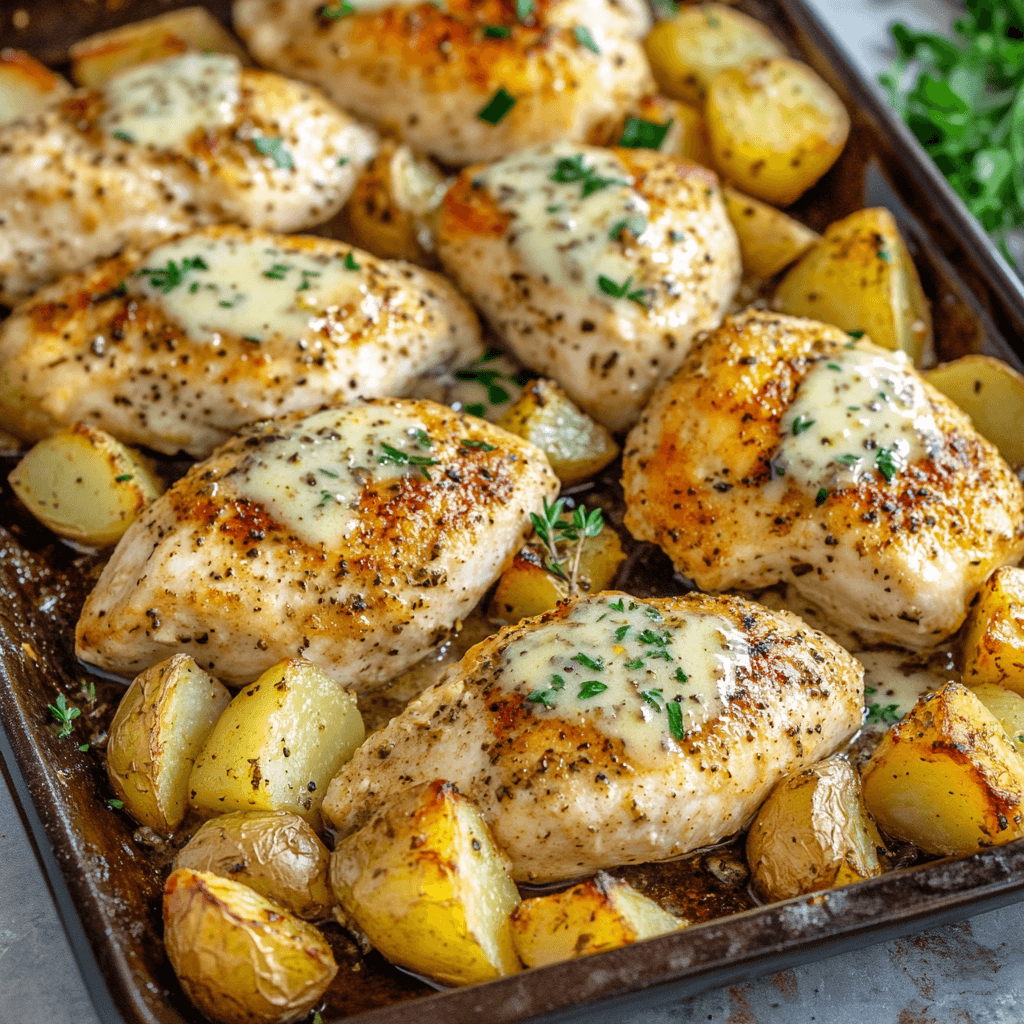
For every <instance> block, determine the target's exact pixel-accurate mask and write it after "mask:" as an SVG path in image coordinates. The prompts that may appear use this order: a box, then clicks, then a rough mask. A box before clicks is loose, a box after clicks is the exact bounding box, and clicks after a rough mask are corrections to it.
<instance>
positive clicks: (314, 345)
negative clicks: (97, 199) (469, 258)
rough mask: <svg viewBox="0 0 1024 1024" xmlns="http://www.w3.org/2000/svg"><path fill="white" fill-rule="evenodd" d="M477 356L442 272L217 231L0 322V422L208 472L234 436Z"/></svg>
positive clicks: (71, 281)
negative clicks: (79, 433)
mask: <svg viewBox="0 0 1024 1024" xmlns="http://www.w3.org/2000/svg"><path fill="white" fill-rule="evenodd" d="M481 350H482V348H481V344H480V328H479V324H478V323H477V319H476V314H475V313H474V312H473V310H472V309H471V308H470V306H469V304H468V303H467V302H466V300H465V299H463V298H462V296H460V295H459V293H458V292H457V291H456V290H455V288H454V287H453V286H452V285H451V284H450V283H449V282H448V281H447V280H446V279H445V278H443V277H441V276H440V275H439V274H434V273H431V272H430V271H428V270H422V269H420V268H419V267H415V266H412V265H411V264H407V263H396V262H391V261H388V260H379V259H377V258H376V257H375V256H371V255H370V254H369V253H365V252H362V251H361V250H358V249H353V248H352V247H351V246H350V245H344V244H342V243H339V242H334V241H329V240H327V239H324V238H313V237H310V236H306V237H300V236H295V235H272V234H270V233H269V232H267V231H257V230H252V229H245V228H237V227H228V226H223V227H212V228H204V229H203V230H201V231H198V232H195V233H193V234H190V235H185V236H183V237H181V238H177V239H175V240H174V241H172V242H167V243H165V244H163V245H160V246H158V247H157V248H155V249H152V250H150V251H149V252H147V253H145V254H144V255H122V256H118V257H116V258H114V259H112V260H108V261H106V262H105V263H101V264H100V265H99V266H97V267H94V268H93V269H91V270H88V271H85V272H83V273H80V274H73V275H70V276H69V277H67V278H64V279H63V280H61V281H59V282H57V283H56V284H54V285H51V286H50V287H49V288H46V289H44V290H43V291H41V292H39V293H37V294H36V295H34V296H33V297H32V298H31V299H29V300H28V301H27V302H25V303H23V304H22V305H21V306H19V307H17V308H16V309H15V311H14V313H13V315H12V316H11V317H10V318H9V319H8V320H6V321H5V322H4V323H3V324H0V417H2V418H3V420H4V421H5V423H6V424H7V425H8V427H9V429H12V430H15V431H17V432H18V433H20V434H22V435H23V436H25V437H28V438H33V439H34V438H41V437H46V436H47V435H48V434H50V433H52V432H53V431H54V430H56V429H59V428H60V427H64V426H68V425H70V424H72V423H75V422H77V421H79V420H84V421H86V422H88V423H91V424H93V425H95V426H99V427H102V428H103V429H104V430H106V431H108V432H109V433H111V434H113V435H114V436H115V437H117V438H119V439H120V440H122V441H126V442H132V443H136V444H145V445H148V446H149V447H150V448H154V449H156V450H157V451H161V452H166V453H168V454H174V453H175V452H177V451H178V450H179V449H180V450H183V451H186V452H188V453H189V454H190V455H194V456H196V457H199V458H202V457H205V456H206V455H209V454H210V452H211V451H212V450H213V449H214V448H215V447H216V446H217V445H218V444H223V443H224V442H225V441H226V440H227V439H228V438H229V437H230V436H231V435H232V434H233V433H235V431H236V430H238V428H239V427H241V426H242V425H243V424H244V423H251V422H252V421H253V420H256V419H262V418H265V417H267V416H279V415H281V414H283V413H288V412H294V411H296V410H302V409H306V410H309V409H315V408H316V407H318V406H320V405H324V404H330V405H339V404H341V403H343V402H347V401H350V400H351V399H353V398H357V397H360V396H361V397H364V398H380V397H384V396H387V395H396V394H401V393H403V392H404V391H406V390H407V389H408V388H409V387H410V385H411V384H412V383H413V381H414V380H415V379H416V377H417V375H418V374H420V373H421V372H423V371H424V370H426V369H427V368H429V367H433V366H438V365H441V366H444V365H448V364H449V363H455V364H460V365H461V364H462V363H465V362H468V361H470V360H472V359H473V358H474V357H475V356H476V355H478V354H479V353H480V351H481Z"/></svg>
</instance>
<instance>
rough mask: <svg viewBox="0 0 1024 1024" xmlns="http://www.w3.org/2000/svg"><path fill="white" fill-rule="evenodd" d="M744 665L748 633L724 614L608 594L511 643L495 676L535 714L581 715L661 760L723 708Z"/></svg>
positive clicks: (641, 754)
mask: <svg viewBox="0 0 1024 1024" xmlns="http://www.w3.org/2000/svg"><path fill="white" fill-rule="evenodd" d="M740 666H742V667H743V668H744V669H748V668H749V666H750V655H749V650H748V646H747V641H746V639H745V637H744V636H743V635H742V634H741V633H740V632H739V631H738V630H737V629H736V628H735V626H733V624H732V623H731V622H730V621H729V620H728V619H727V618H725V617H724V616H721V615H715V614H707V613H699V612H690V613H687V614H681V613H676V614H673V615H671V616H664V615H663V614H662V613H661V612H660V611H659V610H658V609H657V608H655V607H654V606H653V605H649V604H645V603H644V602H642V601H636V600H632V599H630V598H629V597H628V596H623V595H619V596H617V597H616V595H608V597H607V600H604V601H580V602H578V603H577V604H576V605H574V606H573V608H572V610H571V611H570V612H569V613H568V614H567V615H566V616H565V617H564V618H562V619H559V620H557V621H555V622H552V623H550V624H548V625H546V626H542V627H540V628H538V629H535V630H533V631H532V632H531V633H530V634H529V635H528V636H526V637H524V638H523V639H521V640H517V641H515V642H513V643H512V644H510V645H509V646H508V647H507V648H506V650H505V656H504V671H503V672H502V673H501V675H500V677H499V678H500V679H501V685H502V686H503V687H504V688H505V689H507V690H510V691H515V692H519V693H524V694H526V697H527V700H528V701H530V702H531V703H532V704H533V707H534V713H535V714H537V715H538V716H540V717H541V718H543V717H544V716H555V717H558V718H561V719H566V720H569V721H572V720H573V719H585V720H586V721H588V722H589V723H590V724H591V725H597V727H598V728H599V729H600V730H601V731H602V732H603V733H604V734H605V735H607V736H611V737H614V738H616V739H620V740H622V741H623V742H624V743H625V745H626V756H627V757H628V758H630V759H631V760H632V761H634V762H635V763H637V764H659V763H663V762H664V758H665V754H666V752H672V751H680V750H681V749H682V748H681V746H680V743H681V742H682V740H683V739H684V738H685V736H686V734H687V733H689V732H692V731H693V730H696V729H699V728H700V727H701V726H702V725H703V723H705V722H706V721H708V720H710V719H713V718H715V717H717V716H718V715H720V714H721V713H722V711H723V709H724V707H725V701H726V700H727V699H728V698H729V696H731V695H732V693H733V692H734V691H735V689H736V676H737V668H738V667H740ZM673 705H675V707H676V708H677V709H678V711H673V710H671V709H672V706H673Z"/></svg>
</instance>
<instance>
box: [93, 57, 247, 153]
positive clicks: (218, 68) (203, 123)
mask: <svg viewBox="0 0 1024 1024" xmlns="http://www.w3.org/2000/svg"><path fill="white" fill-rule="evenodd" d="M241 70H242V65H241V63H240V61H239V60H238V58H237V57H233V56H230V55H229V54H223V53H186V54H183V55H182V56H181V57H174V58H172V59H171V60H166V61H160V62H159V63H155V64H140V65H139V66H138V67H135V68H131V69H129V70H128V71H123V72H122V73H121V74H119V75H115V76H114V77H113V78H111V79H110V81H109V82H108V83H107V84H106V86H105V88H104V97H105V99H106V107H107V108H106V110H105V111H104V113H103V115H102V117H101V119H100V123H101V125H102V127H103V129H104V131H106V132H107V133H108V134H110V135H116V136H117V137H118V138H121V139H123V140H124V141H125V142H138V143H141V144H142V145H147V146H157V147H161V148H166V147H168V146H174V145H176V144H178V143H179V142H181V141H183V140H184V139H186V138H188V136H189V135H191V134H192V132H194V131H195V130H196V129H197V128H217V127H220V126H221V125H225V124H230V123H231V122H232V121H233V120H234V119H235V117H236V114H237V108H238V99H239V94H240V91H241Z"/></svg>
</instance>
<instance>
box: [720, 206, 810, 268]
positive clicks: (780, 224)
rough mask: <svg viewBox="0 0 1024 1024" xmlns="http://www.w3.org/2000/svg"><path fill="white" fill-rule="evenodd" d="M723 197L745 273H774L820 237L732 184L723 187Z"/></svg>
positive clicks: (796, 257)
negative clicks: (737, 239)
mask: <svg viewBox="0 0 1024 1024" xmlns="http://www.w3.org/2000/svg"><path fill="white" fill-rule="evenodd" d="M722 199H723V200H725V209H726V212H727V213H728V214H729V220H731V221H732V226H733V227H734V228H735V229H736V237H737V238H739V240H740V259H741V260H742V262H743V272H744V274H746V275H747V276H748V277H756V278H769V277H774V276H775V275H776V274H777V273H778V272H779V271H780V270H785V268H786V267H788V266H789V265H790V263H792V262H793V261H794V260H798V259H799V258H800V257H801V256H803V255H804V253H806V252H808V251H809V250H810V249H812V248H813V247H814V246H815V245H816V244H817V243H818V242H819V241H821V235H819V234H818V233H817V232H816V231H812V230H811V229H810V228H808V227H804V225H803V224H801V223H800V221H798V220H794V219H793V218H792V217H790V216H788V215H787V214H785V213H783V212H782V211H781V210H776V209H775V207H774V206H769V205H768V203H762V202H761V201H760V200H759V199H751V198H750V196H745V195H744V194H743V193H742V192H737V191H736V189H734V188H728V187H726V188H723V189H722Z"/></svg>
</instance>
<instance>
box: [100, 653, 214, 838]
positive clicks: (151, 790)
mask: <svg viewBox="0 0 1024 1024" xmlns="http://www.w3.org/2000/svg"><path fill="white" fill-rule="evenodd" d="M229 703H231V694H230V692H229V691H228V689H227V687H225V686H222V685H221V684H220V683H219V682H217V680H216V679H213V678H211V677H210V676H208V675H207V674H206V673H205V672H204V671H203V670H202V669H201V668H200V667H199V666H198V665H197V664H196V663H195V662H194V661H193V660H192V658H190V657H189V656H188V655H187V654H175V655H174V657H172V658H169V659H168V660H167V661H163V662H161V663H160V664H159V665H154V666H153V667H152V668H149V669H146V671H145V672H143V673H142V675H140V676H137V677H136V679H135V680H134V681H133V682H132V684H131V686H129V687H128V689H127V690H126V691H125V694H124V696H123V697H122V698H121V703H120V704H119V705H118V707H117V713H116V714H115V715H114V720H113V722H111V723H110V731H109V734H108V739H107V774H108V775H109V776H110V783H111V785H112V786H113V787H114V792H115V793H116V794H117V795H118V797H119V798H120V799H121V800H123V801H124V809H125V810H126V811H127V812H128V813H129V814H130V815H131V816H132V817H133V818H134V819H135V820H136V821H137V822H138V823H139V824H140V825H148V826H149V828H151V829H153V830H154V831H156V832H159V833H160V834H161V835H165V836H166V835H170V834H171V833H172V832H173V831H174V830H175V829H176V828H177V827H178V826H179V825H180V824H181V822H182V820H183V819H184V817H185V812H186V810H188V793H189V789H188V778H189V775H190V774H191V772H192V766H193V765H194V764H195V761H196V755H197V754H198V753H199V751H200V750H201V749H202V746H203V743H204V742H205V741H206V738H207V736H209V735H210V732H211V731H212V730H213V727H214V725H216V723H217V719H218V718H220V716H221V713H222V712H223V711H224V709H225V708H226V707H227V706H228V704H229Z"/></svg>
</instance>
